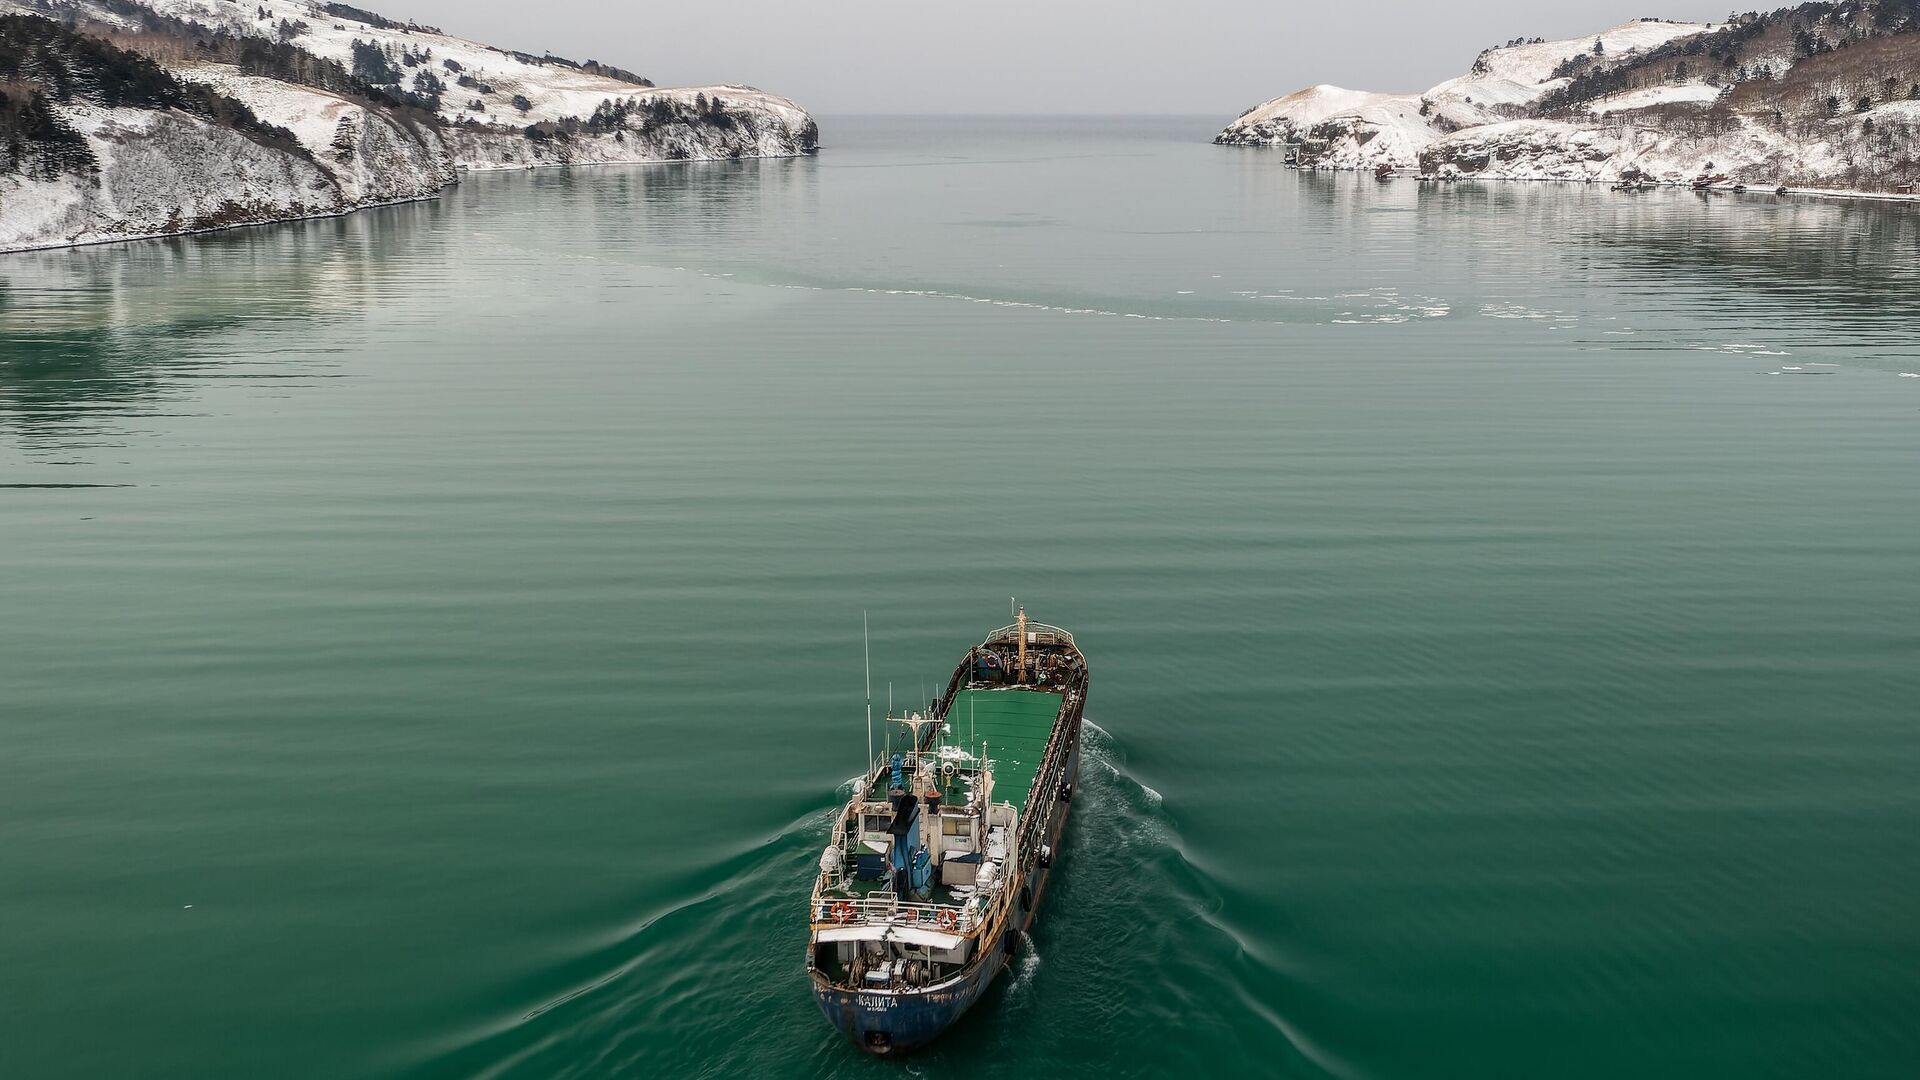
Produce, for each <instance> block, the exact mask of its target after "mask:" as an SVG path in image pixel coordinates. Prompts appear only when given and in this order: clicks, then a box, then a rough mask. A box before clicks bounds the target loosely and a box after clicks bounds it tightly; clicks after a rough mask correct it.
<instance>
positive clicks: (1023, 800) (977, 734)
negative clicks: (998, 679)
mask: <svg viewBox="0 0 1920 1080" xmlns="http://www.w3.org/2000/svg"><path fill="white" fill-rule="evenodd" d="M1063 699H1064V695H1061V694H1055V693H1050V692H1048V691H1045V690H1015V689H1005V690H962V691H960V692H959V693H956V694H955V695H954V696H953V707H952V708H951V709H949V710H947V726H948V727H949V728H950V729H951V730H952V733H951V734H950V735H948V736H947V738H948V739H949V740H952V741H956V742H959V741H963V740H964V741H967V742H975V743H978V742H984V743H986V744H987V756H988V757H989V758H991V759H993V761H994V762H995V765H994V770H993V793H994V801H996V802H999V801H1005V802H1010V803H1012V804H1013V805H1014V806H1015V807H1017V808H1019V810H1020V811H1021V813H1022V814H1024V813H1025V812H1026V809H1027V797H1028V796H1029V795H1030V794H1031V793H1032V791H1033V778H1034V774H1036V773H1038V772H1039V771H1040V759H1041V758H1042V757H1044V756H1045V755H1046V752H1047V740H1048V739H1050V738H1052V736H1053V722H1054V720H1056V719H1057V718H1058V717H1059V716H1060V703H1061V701H1062V700H1063Z"/></svg>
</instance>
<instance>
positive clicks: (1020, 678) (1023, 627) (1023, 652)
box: [1014, 607, 1027, 682]
mask: <svg viewBox="0 0 1920 1080" xmlns="http://www.w3.org/2000/svg"><path fill="white" fill-rule="evenodd" d="M1014 625H1015V626H1016V627H1017V628H1018V629H1019V632H1020V671H1019V674H1017V675H1015V676H1014V681H1015V682H1026V681H1027V609H1026V608H1024V607H1023V608H1021V609H1020V617H1019V618H1018V619H1016V620H1015V622H1014Z"/></svg>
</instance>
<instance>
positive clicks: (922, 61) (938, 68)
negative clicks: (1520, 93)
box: [353, 0, 1773, 123]
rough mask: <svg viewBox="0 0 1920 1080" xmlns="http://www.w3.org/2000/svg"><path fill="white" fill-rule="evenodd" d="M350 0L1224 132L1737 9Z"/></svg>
mask: <svg viewBox="0 0 1920 1080" xmlns="http://www.w3.org/2000/svg"><path fill="white" fill-rule="evenodd" d="M353 2H355V3H357V4H359V5H360V6H362V7H367V8H371V9H372V10H375V11H379V12H380V13H382V14H384V15H387V16H389V17H395V18H403V19H404V18H412V19H417V20H419V21H420V22H423V23H428V24H431V25H435V26H439V27H440V28H442V29H444V30H446V31H447V32H448V33H450V34H456V35H459V36H461V37H468V38H477V39H479V40H481V41H484V42H486V43H488V44H491V45H499V46H502V47H505V48H517V49H523V50H525V51H528V52H542V51H551V52H554V53H557V54H559V55H561V56H567V57H571V58H573V59H575V60H586V59H596V60H602V61H605V62H607V63H611V64H618V65H619V66H621V67H625V68H629V69H632V70H634V71H638V72H639V73H641V74H642V75H645V76H647V77H649V78H651V79H653V80H655V81H656V82H658V83H660V84H661V85H663V86H664V85H676V84H682V85H684V84H688V83H719V82H738V83H749V84H751V85H754V86H758V87H760V88H762V89H765V90H771V91H774V92H775V93H780V94H785V95H786V96H788V97H791V98H793V99H794V100H796V101H798V102H799V103H800V104H801V105H804V106H806V107H807V108H808V109H810V110H812V111H813V112H815V113H817V114H827V115H831V114H834V113H841V114H846V113H1181V114H1193V113H1197V114H1208V115H1217V116H1219V117H1220V118H1221V120H1222V122H1223V123H1224V122H1225V121H1226V120H1228V119H1231V118H1232V117H1234V116H1235V115H1237V114H1238V113H1239V112H1240V111H1241V110H1242V109H1244V108H1246V107H1247V106H1249V105H1252V104H1255V103H1256V102H1259V101H1262V100H1265V99H1267V98H1270V97H1275V96H1278V95H1280V94H1283V93H1286V92H1288V91H1291V90H1295V89H1298V88H1300V87H1302V86H1309V85H1312V84H1314V83H1321V82H1329V83H1337V84H1339V85H1341V86H1347V87H1352V88H1354V89H1362V90H1401V91H1404V90H1424V89H1426V88H1427V87H1428V86H1431V85H1433V84H1434V83H1437V82H1439V81H1441V80H1442V79H1446V78H1450V77H1452V76H1454V75H1459V74H1462V73H1464V72H1465V71H1466V70H1467V68H1468V67H1469V66H1470V65H1471V64H1472V62H1473V57H1474V55H1475V54H1476V53H1478V52H1479V51H1480V50H1481V49H1483V48H1485V47H1487V46H1489V45H1495V44H1499V43H1501V42H1504V41H1506V40H1507V39H1509V38H1514V37H1545V38H1561V37H1573V36H1577V35H1580V34H1586V33H1591V32H1593V31H1596V30H1601V29H1605V28H1606V27H1609V26H1613V25H1615V24H1617V23H1622V22H1625V21H1627V20H1628V19H1631V18H1636V17H1638V16H1642V15H1656V16H1659V17H1662V18H1669V19H1695V20H1700V21H1715V20H1719V19H1723V18H1725V17H1726V14H1727V11H1728V10H1729V9H1728V8H1727V7H1726V6H1724V5H1715V4H1703V3H1699V2H1697V0H1668V2H1667V3H1664V4H1663V3H1658V2H1657V3H1654V4H1651V5H1650V4H1649V3H1648V2H1647V0H1558V2H1554V3H1540V2H1538V0H1531V2H1529V0H1456V2H1452V3H1449V2H1447V0H1374V2H1353V0H1313V2H1306V0H1267V2H1262V0H1190V2H1186V3H1167V2H1165V0H1154V2H1142V0H1025V2H1016V0H964V2H962V0H948V2H945V3H942V2H940V0H811V2H807V3H796V2H793V0H707V2H701V0H669V2H666V3H642V4H632V5H627V4H620V5H615V4H608V3H605V2H604V0H600V2H595V0H511V2H507V0H353ZM1752 6H1753V5H1751V4H1748V5H1745V7H1742V8H1741V9H1740V10H1745V9H1746V7H1752ZM1762 6H1769V7H1770V6H1773V5H1762Z"/></svg>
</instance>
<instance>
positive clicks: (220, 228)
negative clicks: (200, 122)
mask: <svg viewBox="0 0 1920 1080" xmlns="http://www.w3.org/2000/svg"><path fill="white" fill-rule="evenodd" d="M807 156H808V155H807V153H805V152H804V151H802V152H800V153H793V154H749V155H745V156H742V157H737V158H734V157H724V158H721V157H714V158H634V159H633V160H630V161H575V162H564V161H552V162H542V163H538V164H528V165H455V166H454V170H455V171H456V172H457V173H459V174H462V175H465V174H475V175H481V174H490V173H510V172H532V171H534V170H536V169H583V168H589V167H594V166H608V165H619V166H634V165H691V164H698V163H700V162H707V161H785V160H789V159H791V158H798V157H807ZM459 186H460V181H459V180H458V179H455V180H453V181H452V182H450V183H447V184H444V185H442V186H441V187H440V189H439V190H437V191H435V192H433V193H432V194H430V195H415V196H411V197H409V198H404V199H379V200H375V201H373V202H365V203H361V204H360V205H358V206H350V207H347V208H346V209H343V210H328V211H325V212H323V213H318V214H296V215H292V216H289V217H276V218H262V219H261V220H259V221H242V222H236V223H234V224H232V225H212V226H208V227H206V228H202V229H173V230H166V231H162V232H151V233H139V234H137V235H132V236H113V237H102V238H100V239H97V240H63V241H60V242H57V243H48V244H27V245H23V246H20V247H0V258H6V257H7V256H9V255H26V254H31V253H33V252H40V251H67V250H78V249H80V248H95V247H106V246H108V245H111V244H137V243H141V242H143V241H147V240H170V239H173V238H175V237H182V236H210V235H212V234H214V233H223V232H233V231H235V230H237V229H259V228H264V227H266V226H269V225H291V224H294V223H295V222H300V221H327V220H330V219H332V218H343V217H348V216H350V215H353V214H358V213H360V212H361V211H363V210H378V209H380V208H382V207H388V206H407V205H410V204H412V203H423V202H433V201H435V200H437V199H439V198H441V197H442V196H444V195H445V194H446V193H447V190H448V189H449V188H455V187H459Z"/></svg>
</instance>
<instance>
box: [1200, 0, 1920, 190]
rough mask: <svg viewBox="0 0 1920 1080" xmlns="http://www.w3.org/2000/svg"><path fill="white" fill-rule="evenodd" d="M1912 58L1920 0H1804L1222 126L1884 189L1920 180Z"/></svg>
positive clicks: (1919, 103)
mask: <svg viewBox="0 0 1920 1080" xmlns="http://www.w3.org/2000/svg"><path fill="white" fill-rule="evenodd" d="M1916 71H1920V10H1917V9H1916V7H1915V5H1913V4H1912V3H1908V2H1905V0H1878V2H1876V0H1864V2H1863V0H1854V2H1852V3H1809V4H1802V5H1800V6H1798V7H1795V8H1790V9H1783V10H1781V11H1778V12H1773V13H1770V14H1764V15H1763V14H1749V15H1743V16H1739V17H1737V18H1735V19H1733V20H1731V21H1729V22H1727V23H1724V24H1720V25H1718V26H1710V25H1699V24H1687V23H1669V22H1649V21H1641V22H1633V23H1626V24H1623V25H1621V26H1616V27H1614V28H1613V29H1611V30H1606V31H1602V32H1601V33H1599V34H1596V35H1594V36H1592V37H1582V38H1572V39H1568V40H1565V41H1551V42H1548V41H1517V42H1512V43H1509V44H1508V45H1506V46H1502V47H1499V48H1495V49H1489V50H1487V51H1486V52H1484V53H1482V54H1481V55H1480V57H1479V59H1478V60H1477V61H1476V62H1475V64H1474V66H1473V70H1472V71H1471V72H1470V73H1469V74H1467V75H1464V76H1462V77H1460V78H1457V79H1452V80H1449V81H1447V82H1444V83H1441V84H1440V85H1439V86H1436V87H1434V88H1433V89H1431V90H1428V91H1427V92H1425V93H1422V94H1363V93H1357V92H1355V91H1349V90H1340V89H1338V88H1335V87H1328V86H1316V87H1312V88H1310V89H1307V90H1302V91H1299V92H1297V93H1294V94H1290V95H1287V96H1286V97H1282V98H1276V99H1274V100H1272V101H1269V102H1266V103H1264V104H1262V105H1259V106H1256V107H1255V108H1253V109H1250V110H1248V111H1247V112H1246V113H1245V114H1244V115H1242V116H1241V117H1239V118H1238V119H1237V120H1235V121H1234V122H1233V123H1231V124H1229V125H1228V126H1227V128H1226V129H1225V130H1224V131H1222V132H1221V133H1220V134H1219V136H1217V137H1216V139H1215V141H1216V142H1219V143H1223V144H1233V145H1252V146H1274V147H1283V148H1285V150H1286V152H1287V153H1288V155H1289V159H1290V160H1292V161H1294V162H1296V163H1297V164H1299V165H1300V166H1301V167H1303V168H1331V169H1376V168H1379V167H1380V166H1391V167H1392V168H1394V169H1396V170H1414V169H1417V170H1419V171H1420V172H1421V173H1423V174H1429V175H1438V176H1468V177H1471V176H1480V177H1489V178H1500V179H1542V180H1618V179H1636V180H1648V179H1651V180H1659V181H1666V182H1671V183H1679V182H1685V181H1691V180H1695V179H1699V178H1711V179H1712V181H1713V182H1715V183H1721V184H1729V185H1730V184H1737V183H1746V184H1753V185H1756V186H1757V185H1762V184H1764V185H1767V186H1774V185H1790V186H1794V187H1801V188H1812V189H1828V190H1851V191H1892V190H1899V189H1901V188H1903V187H1906V186H1907V185H1911V184H1912V183H1913V182H1914V181H1915V180H1916V179H1920V177H1916V176H1915V175H1913V173H1914V172H1915V171H1916V167H1915V166H1914V162H1915V160H1917V159H1920V76H1916V74H1915V72H1916Z"/></svg>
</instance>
